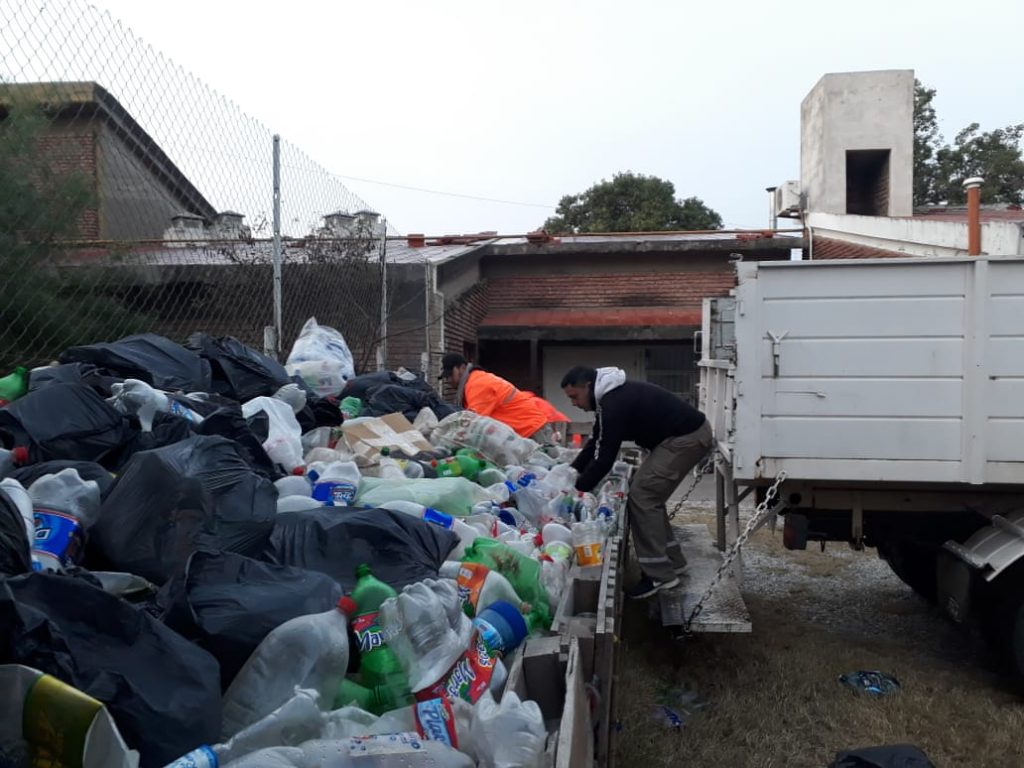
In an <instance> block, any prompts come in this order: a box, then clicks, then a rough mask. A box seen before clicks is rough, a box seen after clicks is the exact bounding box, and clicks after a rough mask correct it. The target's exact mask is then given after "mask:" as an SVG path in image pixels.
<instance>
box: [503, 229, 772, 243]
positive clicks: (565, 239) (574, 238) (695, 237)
mask: <svg viewBox="0 0 1024 768" xmlns="http://www.w3.org/2000/svg"><path fill="white" fill-rule="evenodd" d="M776 237H781V235H777V236H776ZM736 239H738V238H737V235H736V233H735V232H693V233H680V232H674V233H672V234H669V235H650V234H644V235H559V236H556V237H555V238H554V240H552V241H551V242H552V243H553V244H554V243H556V242H561V243H572V244H584V245H585V244H587V243H659V242H660V243H682V242H694V241H700V240H736ZM493 242H494V244H495V245H524V244H526V243H527V242H528V240H527V239H526V238H525V237H501V238H498V239H496V240H494V241H493Z"/></svg>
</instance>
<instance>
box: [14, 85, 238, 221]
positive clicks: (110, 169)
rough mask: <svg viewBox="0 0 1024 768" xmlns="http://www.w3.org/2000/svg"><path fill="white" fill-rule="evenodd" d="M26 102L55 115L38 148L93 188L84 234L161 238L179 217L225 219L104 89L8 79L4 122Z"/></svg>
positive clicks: (60, 169)
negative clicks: (18, 81) (220, 216)
mask: <svg viewBox="0 0 1024 768" xmlns="http://www.w3.org/2000/svg"><path fill="white" fill-rule="evenodd" d="M25 107H40V108H42V110H43V112H44V114H45V115H46V116H47V118H48V120H47V122H46V125H45V130H44V132H43V134H42V135H41V136H40V137H39V138H38V146H39V152H40V154H41V155H43V156H45V157H46V158H47V160H48V162H49V165H50V167H51V169H52V170H53V171H55V172H57V173H71V172H75V173H81V174H84V175H85V177H86V178H87V179H88V181H89V184H90V186H91V187H92V189H93V192H94V200H95V205H94V206H92V207H90V208H89V209H87V210H86V211H85V213H84V214H83V215H82V216H81V218H80V220H79V222H80V223H79V234H80V237H81V239H83V240H142V239H161V238H162V237H163V235H164V232H165V230H166V229H167V228H168V226H169V225H171V223H172V219H174V218H175V217H185V218H197V219H198V220H199V221H200V222H201V223H208V224H214V223H216V222H217V221H218V215H217V211H216V210H215V209H214V207H213V206H212V205H211V204H210V203H209V202H208V201H207V200H206V198H205V197H203V195H202V194H201V193H200V192H199V190H197V189H196V188H195V187H194V186H193V185H192V183H191V182H190V181H189V180H188V179H187V178H185V176H184V174H182V172H181V171H180V170H179V169H178V167H177V166H176V165H175V164H174V163H173V162H172V161H171V159H170V158H169V157H168V156H167V155H166V153H164V151H163V150H162V149H160V147H159V146H157V144H156V142H155V141H154V140H153V139H152V137H150V136H149V134H148V133H146V131H144V130H143V129H142V127H141V126H140V125H139V124H138V123H137V122H136V121H135V119H134V118H132V116H131V115H130V114H129V113H128V111H127V110H126V109H125V108H124V107H123V106H121V104H120V102H118V101H117V99H115V98H114V97H113V96H111V95H110V93H108V92H107V91H106V90H105V89H104V88H103V87H102V86H100V85H97V84H96V83H88V82H86V83H5V84H0V125H2V124H3V121H4V120H6V119H7V118H8V117H9V116H10V114H11V110H12V109H18V108H25ZM235 215H236V216H237V214H235Z"/></svg>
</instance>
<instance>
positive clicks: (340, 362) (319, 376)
mask: <svg viewBox="0 0 1024 768" xmlns="http://www.w3.org/2000/svg"><path fill="white" fill-rule="evenodd" d="M285 368H286V369H287V371H288V374H289V375H290V376H300V377H301V378H302V380H303V381H304V382H306V385H307V386H308V387H309V388H310V389H312V390H313V391H314V392H316V393H317V394H318V395H320V396H321V397H325V396H327V395H336V394H338V393H339V392H341V390H342V389H344V388H345V382H346V381H348V380H349V379H351V378H353V377H354V376H355V375H356V374H355V361H354V359H353V357H352V352H351V351H349V348H348V344H346V343H345V337H344V336H342V335H341V334H340V333H338V331H336V330H335V329H334V328H331V327H329V326H326V325H319V324H318V323H317V321H316V318H315V317H311V318H309V320H307V321H306V324H305V325H304V326H302V331H300V332H299V337H298V338H297V339H296V340H295V344H293V345H292V351H291V353H290V354H289V355H288V361H287V362H286V363H285Z"/></svg>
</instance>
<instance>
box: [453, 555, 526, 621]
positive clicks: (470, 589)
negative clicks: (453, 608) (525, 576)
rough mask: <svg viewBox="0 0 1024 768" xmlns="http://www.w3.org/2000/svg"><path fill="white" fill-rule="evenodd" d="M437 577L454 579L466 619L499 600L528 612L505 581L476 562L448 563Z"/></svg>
mask: <svg viewBox="0 0 1024 768" xmlns="http://www.w3.org/2000/svg"><path fill="white" fill-rule="evenodd" d="M438 573H439V575H440V576H442V577H443V578H445V579H454V580H455V583H456V584H458V586H459V597H460V598H461V599H462V607H463V610H465V612H466V615H467V616H469V617H470V618H473V617H474V616H477V615H479V614H480V613H481V612H482V611H484V610H486V609H487V608H488V607H490V606H491V604H492V603H495V602H498V601H499V600H503V601H506V602H509V603H511V604H512V605H515V606H517V607H518V608H520V609H522V610H526V611H529V610H530V606H529V605H524V603H523V601H522V600H521V599H520V597H519V595H518V594H516V591H515V589H514V588H513V586H512V585H511V584H510V583H509V581H508V579H506V578H505V577H504V576H502V575H501V574H500V573H498V572H497V571H492V570H491V569H490V568H488V567H487V566H486V565H482V564H480V563H459V562H455V561H453V560H448V561H447V562H445V563H443V564H442V565H441V568H440V571H439V572H438Z"/></svg>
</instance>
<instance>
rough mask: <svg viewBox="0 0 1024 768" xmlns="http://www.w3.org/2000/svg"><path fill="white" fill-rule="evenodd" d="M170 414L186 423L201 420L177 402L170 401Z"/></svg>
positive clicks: (189, 409)
mask: <svg viewBox="0 0 1024 768" xmlns="http://www.w3.org/2000/svg"><path fill="white" fill-rule="evenodd" d="M171 413H172V414H173V415H175V416H180V417H181V418H183V419H186V420H188V421H192V422H200V421H202V418H200V416H199V414H198V413H196V412H195V411H193V410H192V409H191V408H187V407H186V406H184V405H182V404H181V403H179V402H178V401H177V400H171Z"/></svg>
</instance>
